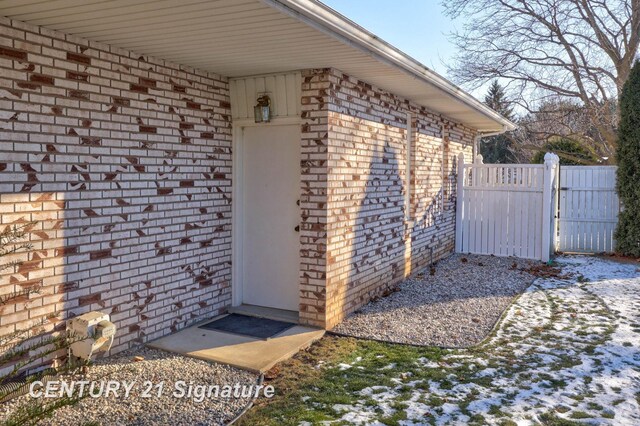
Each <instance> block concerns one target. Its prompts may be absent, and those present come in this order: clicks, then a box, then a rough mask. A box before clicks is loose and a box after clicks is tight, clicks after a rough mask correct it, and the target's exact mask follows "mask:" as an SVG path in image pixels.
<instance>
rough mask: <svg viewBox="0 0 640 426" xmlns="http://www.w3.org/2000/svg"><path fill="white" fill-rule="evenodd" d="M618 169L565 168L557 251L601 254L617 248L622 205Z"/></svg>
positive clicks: (562, 171) (599, 167)
mask: <svg viewBox="0 0 640 426" xmlns="http://www.w3.org/2000/svg"><path fill="white" fill-rule="evenodd" d="M615 187H616V166H562V167H561V168H560V205H559V217H558V222H559V223H558V228H559V229H558V241H557V250H559V251H562V252H578V253H600V252H612V251H613V250H614V248H615V240H614V238H613V233H614V230H615V228H616V224H617V223H618V212H619V211H620V201H619V199H618V194H617V193H616V191H615Z"/></svg>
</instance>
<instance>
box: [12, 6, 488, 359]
mask: <svg viewBox="0 0 640 426" xmlns="http://www.w3.org/2000/svg"><path fill="white" fill-rule="evenodd" d="M0 35H1V37H0V75H1V77H0V229H5V228H6V227H7V226H11V225H13V224H20V223H25V222H28V221H37V223H36V224H35V225H34V226H33V227H31V229H30V234H29V235H30V236H29V238H30V241H31V242H32V243H33V245H34V247H33V250H32V251H31V252H29V253H28V256H27V261H26V262H24V263H23V264H22V266H21V267H20V268H19V269H17V270H15V271H12V270H6V271H4V272H2V273H0V296H3V295H4V296H6V295H9V294H11V293H15V292H20V291H22V290H25V289H29V288H37V289H38V292H37V293H32V294H29V295H26V296H23V297H17V298H11V299H8V300H5V301H4V302H3V303H2V304H0V335H6V334H8V333H11V332H14V331H16V330H19V329H24V328H29V327H33V326H34V325H42V326H43V327H45V328H46V329H50V330H54V329H63V328H64V320H66V319H68V318H70V317H73V316H75V315H78V314H81V313H85V312H88V311H92V310H100V311H103V312H106V313H109V314H110V315H111V319H112V321H113V322H115V324H116V326H117V329H118V332H117V335H116V340H115V342H114V347H113V348H114V349H113V350H114V351H119V350H123V349H126V348H127V347H129V346H130V345H132V344H136V343H143V342H147V341H150V340H153V339H156V338H158V337H161V336H164V335H166V334H168V333H171V332H173V331H176V330H178V329H181V328H184V327H186V326H188V325H191V324H193V323H195V322H198V321H201V320H203V319H206V318H210V317H213V316H215V315H218V314H221V313H224V312H225V311H226V309H227V308H228V307H229V306H230V305H231V304H232V280H233V277H232V270H233V268H232V262H233V257H232V205H233V203H234V201H235V200H234V199H233V196H232V194H233V192H232V185H233V184H234V182H233V179H232V168H233V161H232V146H233V145H232V136H233V135H232V125H233V124H234V123H233V119H232V114H231V107H232V105H231V96H230V90H229V79H228V78H227V77H226V76H224V75H218V74H216V73H212V72H209V71H202V70H199V69H194V68H191V67H189V66H186V65H180V64H177V63H172V62H170V61H165V60H161V59H157V58H154V57H152V56H147V55H140V54H136V53H132V52H129V51H126V50H123V49H121V48H118V47H114V46H110V45H107V44H103V43H99V42H95V41H90V40H87V39H82V38H79V37H76V36H72V35H68V34H64V33H63V32H58V31H54V30H50V29H48V28H46V27H40V26H35V25H32V24H28V23H24V22H21V21H17V20H11V19H8V18H2V17H0ZM328 65H331V64H328ZM299 73H300V74H301V80H300V81H301V82H300V86H299V88H298V89H299V93H300V96H299V98H298V100H299V102H300V104H299V109H300V111H301V113H300V116H299V117H298V118H299V119H300V120H301V121H300V123H301V124H300V127H301V140H300V151H301V162H300V173H301V182H300V216H301V217H300V266H299V269H300V282H299V283H298V288H299V296H300V308H299V322H300V323H301V324H307V325H312V326H318V327H322V328H331V327H333V326H335V325H336V324H337V323H338V322H340V321H341V320H342V319H343V318H344V317H345V316H346V315H348V314H349V313H351V312H353V311H355V310H357V309H358V308H359V307H361V306H362V305H363V304H365V303H367V302H368V301H369V300H371V298H373V297H376V296H378V295H380V294H381V293H383V292H384V290H385V289H387V288H389V287H390V286H393V285H395V284H397V283H398V282H400V281H401V280H402V279H403V278H405V277H406V276H408V275H409V274H411V273H413V272H415V271H416V270H418V269H420V268H422V267H424V266H426V265H428V264H430V263H431V262H434V261H436V260H438V259H440V258H442V257H444V256H447V255H448V254H449V253H451V252H452V251H453V247H454V227H455V188H456V184H455V180H456V171H455V164H456V163H455V161H454V159H455V158H456V156H457V155H458V154H459V153H461V152H462V153H464V154H465V156H467V159H468V160H470V159H471V157H472V153H473V143H474V139H475V137H476V136H477V129H474V128H472V127H470V126H468V125H465V124H462V123H461V122H460V121H456V120H455V119H453V118H450V117H448V116H446V115H444V114H442V113H438V112H436V111H433V110H431V109H429V108H427V107H425V106H422V105H420V104H418V103H416V102H415V101H410V100H408V99H406V98H403V97H401V96H399V95H394V94H392V93H389V92H388V91H385V90H383V89H380V88H378V87H376V86H375V85H372V84H370V83H368V82H365V81H362V80H359V79H358V77H357V76H355V75H348V74H346V73H344V72H342V71H340V70H339V69H337V68H332V67H327V68H320V69H318V68H308V69H303V70H301V71H299Z"/></svg>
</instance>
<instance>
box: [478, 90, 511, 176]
mask: <svg viewBox="0 0 640 426" xmlns="http://www.w3.org/2000/svg"><path fill="white" fill-rule="evenodd" d="M484 103H485V104H486V105H487V106H489V107H490V108H491V109H493V110H494V111H496V112H498V113H500V114H502V115H503V116H504V117H506V118H508V119H511V118H512V117H513V108H511V102H509V100H508V99H507V95H506V94H505V92H504V88H503V87H502V86H501V85H500V83H498V80H494V81H493V83H491V87H489V91H488V92H487V95H486V96H485V97H484ZM512 143H513V142H512V140H511V139H510V138H509V137H508V136H506V135H498V136H490V137H487V138H482V139H481V140H480V154H482V157H483V158H484V162H485V163H486V164H489V163H501V164H505V163H514V162H516V158H515V156H514V155H513V152H512V151H511V149H510V148H511V144H512Z"/></svg>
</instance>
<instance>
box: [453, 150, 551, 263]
mask: <svg viewBox="0 0 640 426" xmlns="http://www.w3.org/2000/svg"><path fill="white" fill-rule="evenodd" d="M558 162H559V161H558V157H557V156H556V155H554V154H547V155H546V156H545V163H544V164H483V163H482V156H481V155H478V157H477V158H476V161H475V162H474V164H465V162H464V157H463V156H462V154H461V155H460V156H459V158H458V188H457V190H458V192H457V206H456V207H457V213H456V251H457V252H459V253H475V254H494V255H496V256H517V257H521V258H526V259H539V260H543V261H545V262H546V261H548V260H549V256H550V254H551V252H552V251H553V248H554V247H553V245H554V241H555V238H554V235H553V234H554V232H555V229H556V227H555V209H554V206H555V205H556V203H554V201H555V200H556V199H557V198H556V197H557V185H558Z"/></svg>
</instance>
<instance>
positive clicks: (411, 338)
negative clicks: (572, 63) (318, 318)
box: [332, 254, 539, 348]
mask: <svg viewBox="0 0 640 426" xmlns="http://www.w3.org/2000/svg"><path fill="white" fill-rule="evenodd" d="M538 263H539V262H538ZM532 264H533V262H529V261H525V260H521V259H516V258H504V257H495V256H477V255H461V254H454V255H452V256H449V257H448V258H446V259H444V260H442V261H440V262H438V263H437V264H436V265H434V268H433V269H431V268H426V270H425V271H423V273H421V274H418V275H417V276H416V277H415V278H411V279H407V280H405V281H404V282H402V283H401V284H400V287H399V291H397V292H394V293H392V294H391V295H389V296H387V297H382V298H380V299H378V300H376V301H373V302H370V303H369V304H367V305H365V306H364V307H362V308H361V309H360V310H359V311H357V312H355V313H354V314H353V315H351V316H349V317H348V318H347V319H346V320H344V321H343V322H342V323H340V324H338V325H337V326H336V327H335V328H334V329H333V330H332V331H333V332H336V333H340V334H345V335H349V336H354V337H361V338H368V339H377V340H384V341H389V342H395V343H407V344H416V345H425V346H427V345H429V346H430V345H434V346H443V347H455V348H462V347H469V346H473V345H476V344H478V343H480V342H481V341H482V340H483V339H484V338H485V337H487V335H489V333H490V332H491V330H492V329H493V327H494V325H495V323H496V321H497V320H498V319H499V318H500V316H501V315H502V312H504V310H505V309H506V308H507V307H508V306H509V305H510V304H511V302H512V301H513V299H514V297H515V296H517V295H519V294H521V293H522V292H523V291H524V290H525V289H526V288H527V287H528V286H529V285H530V284H531V283H532V281H533V280H534V278H535V277H534V276H533V275H531V274H529V273H528V272H525V271H524V270H523V269H527V268H528V267H529V266H530V265H532ZM431 273H433V275H431Z"/></svg>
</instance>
